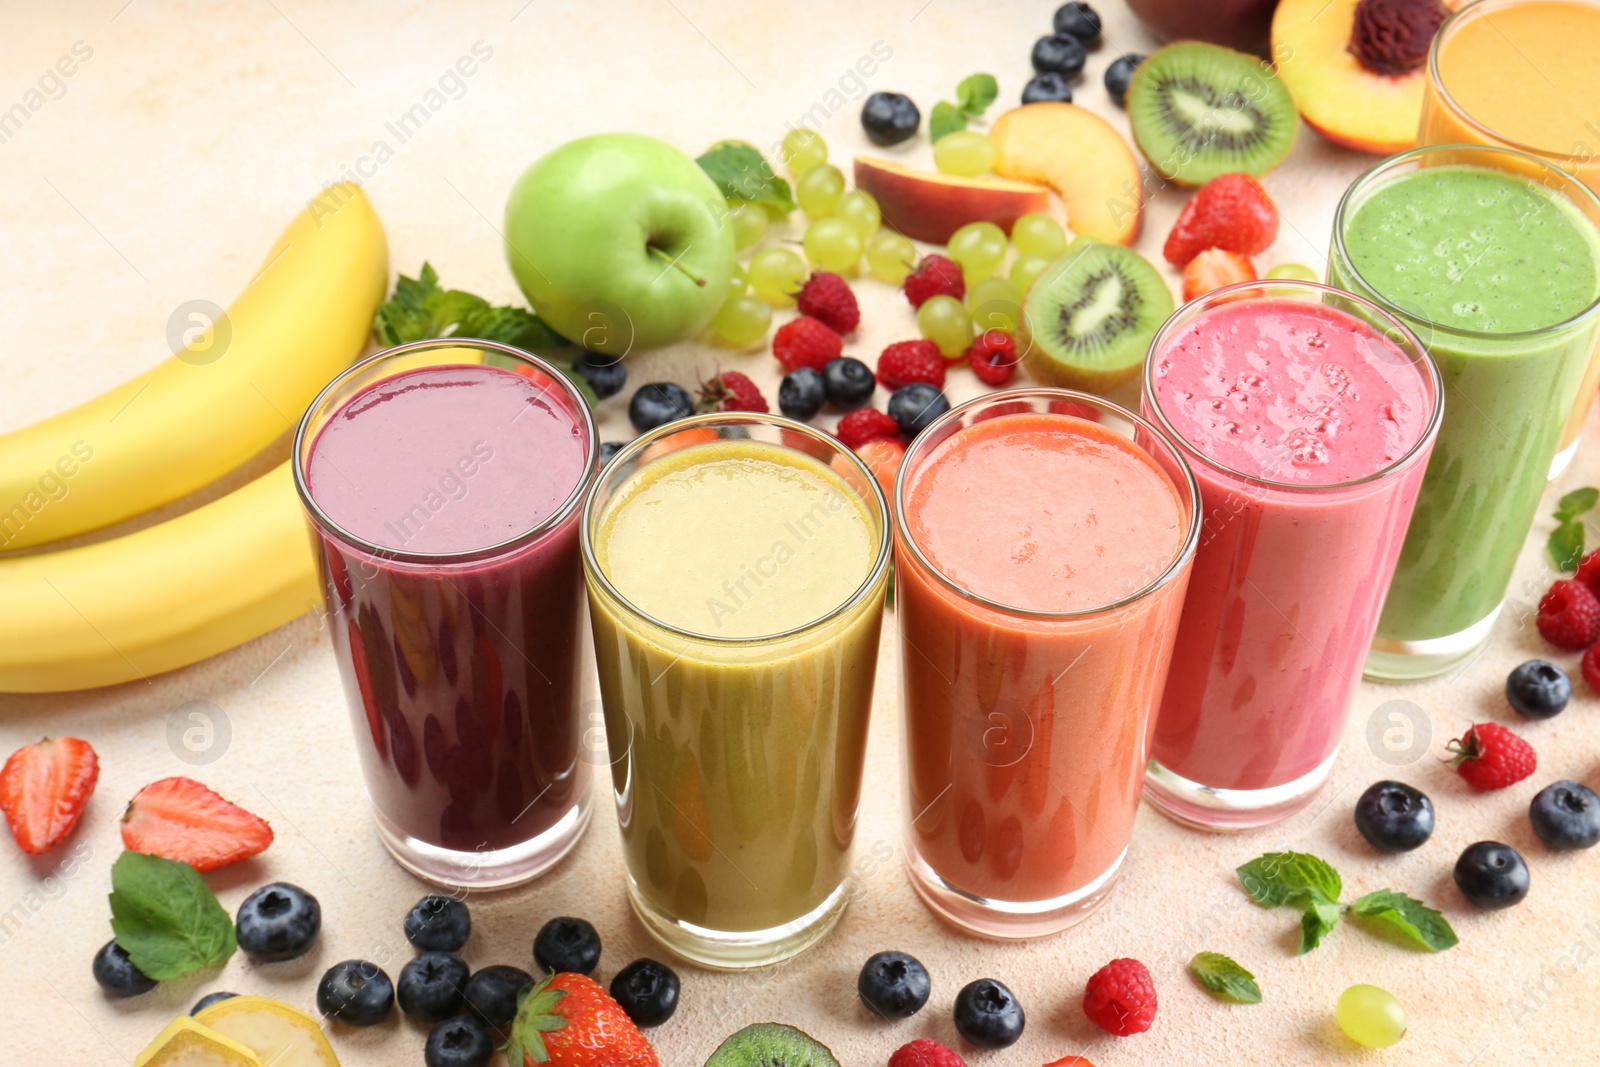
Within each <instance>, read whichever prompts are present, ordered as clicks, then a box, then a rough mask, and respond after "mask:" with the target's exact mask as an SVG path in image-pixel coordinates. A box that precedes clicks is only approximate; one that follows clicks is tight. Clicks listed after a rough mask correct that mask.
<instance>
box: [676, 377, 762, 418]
mask: <svg viewBox="0 0 1600 1067" xmlns="http://www.w3.org/2000/svg"><path fill="white" fill-rule="evenodd" d="M695 406H696V407H697V408H698V409H699V410H701V411H769V410H771V409H770V408H768V407H767V398H766V397H764V396H762V395H761V390H760V389H757V388H756V383H755V382H752V381H751V380H750V378H749V376H748V375H744V374H740V373H739V372H738V371H736V370H725V371H723V372H722V373H721V374H713V375H712V376H711V377H710V378H708V379H706V380H705V381H704V382H702V383H701V384H700V402H699V403H698V404H696V405H695Z"/></svg>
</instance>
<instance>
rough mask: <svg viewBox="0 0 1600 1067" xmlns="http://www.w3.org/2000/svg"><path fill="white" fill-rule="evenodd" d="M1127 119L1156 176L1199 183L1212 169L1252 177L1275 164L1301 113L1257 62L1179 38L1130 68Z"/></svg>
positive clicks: (1291, 144)
mask: <svg viewBox="0 0 1600 1067" xmlns="http://www.w3.org/2000/svg"><path fill="white" fill-rule="evenodd" d="M1128 122H1129V123H1130V124H1131V125H1132V126H1133V139H1134V140H1135V141H1137V142H1138V143H1139V150H1140V151H1141V152H1143V153H1144V155H1145V158H1146V159H1148V160H1149V161H1150V166H1151V168H1152V169H1154V170H1155V172H1156V173H1157V174H1160V175H1161V176H1162V177H1163V178H1168V179H1171V180H1172V181H1175V182H1178V183H1180V184H1183V185H1204V184H1205V183H1206V182H1208V181H1210V180H1211V179H1212V178H1215V177H1216V176H1217V175H1219V174H1231V173H1233V172H1235V171H1243V172H1244V173H1246V174H1254V175H1256V176H1257V177H1259V176H1261V175H1263V174H1265V173H1266V172H1267V171H1269V170H1271V169H1272V168H1273V167H1275V166H1277V165H1278V164H1279V163H1281V162H1282V161H1283V157H1284V156H1286V155H1288V154H1289V149H1290V148H1292V147H1294V138H1295V133H1296V131H1297V130H1298V129H1299V127H1300V113H1299V112H1298V111H1296V110H1295V106H1294V100H1293V99H1292V98H1291V97H1290V96H1289V90H1288V89H1286V88H1284V85H1283V82H1281V81H1279V80H1278V75H1277V74H1276V73H1274V72H1273V70H1272V69H1271V68H1270V67H1268V66H1267V65H1266V64H1265V63H1264V62H1263V61H1262V60H1260V59H1257V58H1256V57H1255V56H1247V55H1245V54H1244V53H1243V52H1235V51H1233V50H1232V49H1231V48H1223V47H1221V46H1219V45H1214V44H1202V43H1201V42H1199V41H1180V42H1178V43H1177V44H1169V45H1167V46H1166V47H1165V48H1162V49H1158V50H1157V51H1156V52H1155V53H1154V54H1152V55H1151V56H1150V57H1149V58H1148V59H1146V60H1145V61H1144V62H1143V63H1140V64H1139V66H1138V69H1136V70H1135V71H1134V74H1133V81H1132V83H1131V84H1129V86H1128Z"/></svg>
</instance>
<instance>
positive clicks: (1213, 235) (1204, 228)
mask: <svg viewBox="0 0 1600 1067" xmlns="http://www.w3.org/2000/svg"><path fill="white" fill-rule="evenodd" d="M1277 236H1278V209H1277V207H1275V206H1274V205H1273V203H1272V198H1271V197H1269V196H1268V195H1267V191H1266V190H1265V189H1263V188H1261V183H1260V182H1258V181H1256V180H1255V179H1254V178H1252V177H1250V175H1248V174H1223V175H1221V176H1219V177H1216V178H1212V179H1211V180H1210V181H1208V182H1206V183H1205V184H1204V185H1202V186H1201V187H1200V191H1199V192H1197V193H1195V194H1194V196H1192V197H1190V199H1189V202H1188V203H1187V204H1185V205H1183V211H1182V212H1180V213H1179V215H1178V221H1177V222H1175V223H1173V225H1172V232H1171V233H1169V234H1167V243H1166V245H1165V246H1164V247H1163V248H1162V249H1161V254H1162V255H1164V256H1166V257H1167V262H1168V263H1171V264H1172V265H1173V266H1174V267H1182V266H1187V265H1188V263H1189V261H1190V260H1191V259H1193V258H1194V257H1195V256H1198V255H1199V254H1200V253H1201V252H1204V251H1205V250H1206V249H1208V248H1220V249H1222V250H1223V251H1224V252H1238V253H1240V254H1242V255H1246V256H1258V255H1260V254H1261V253H1262V252H1265V251H1266V250H1267V246H1268V245H1270V244H1272V241H1273V239H1274V238H1275V237H1277Z"/></svg>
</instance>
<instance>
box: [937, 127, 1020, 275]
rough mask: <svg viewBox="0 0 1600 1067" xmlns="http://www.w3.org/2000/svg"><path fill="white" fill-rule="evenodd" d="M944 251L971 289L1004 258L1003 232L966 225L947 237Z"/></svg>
mask: <svg viewBox="0 0 1600 1067" xmlns="http://www.w3.org/2000/svg"><path fill="white" fill-rule="evenodd" d="M949 136H950V137H954V136H955V134H953V133H952V134H950V135H949ZM947 139H948V138H947ZM940 143H941V144H942V143H943V142H942V141H941V142H940ZM945 251H946V253H947V254H948V255H949V256H950V258H951V259H953V260H955V261H956V263H957V264H959V265H960V267H961V277H962V278H964V279H965V280H966V283H967V284H968V285H969V286H970V285H975V284H977V283H978V282H981V281H983V279H985V278H987V277H988V276H989V275H991V274H993V273H994V269H995V268H996V267H998V266H999V265H1000V261H1001V260H1002V259H1005V258H1006V232H1005V231H1004V230H1002V229H1001V228H1000V227H998V226H996V225H995V224H994V223H992V222H969V223H967V224H966V225H965V226H963V227H961V228H960V229H959V230H957V231H956V232H955V233H953V234H951V235H950V243H949V245H948V246H947V247H946V249H945Z"/></svg>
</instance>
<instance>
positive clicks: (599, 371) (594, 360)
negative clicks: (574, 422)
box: [572, 348, 628, 400]
mask: <svg viewBox="0 0 1600 1067" xmlns="http://www.w3.org/2000/svg"><path fill="white" fill-rule="evenodd" d="M572 373H574V374H576V375H577V376H578V377H580V378H582V379H583V380H584V381H586V382H588V383H589V388H590V389H593V390H594V395H595V396H597V397H599V398H600V399H601V400H604V399H605V398H606V397H608V396H616V395H617V394H618V393H620V392H622V387H623V385H625V384H627V381H628V368H627V367H625V366H623V363H622V359H621V357H620V356H607V355H602V354H601V353H599V352H591V351H589V350H588V349H587V348H586V349H584V350H583V351H582V352H580V353H578V358H577V359H575V360H573V361H572Z"/></svg>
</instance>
